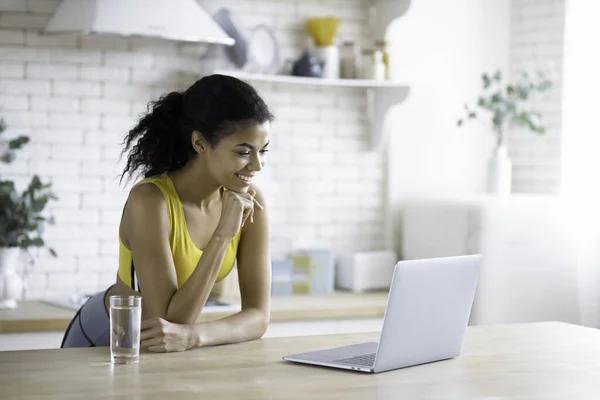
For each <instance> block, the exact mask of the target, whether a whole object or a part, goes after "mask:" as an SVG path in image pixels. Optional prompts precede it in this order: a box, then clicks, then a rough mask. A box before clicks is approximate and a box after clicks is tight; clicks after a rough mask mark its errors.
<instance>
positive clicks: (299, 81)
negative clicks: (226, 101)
mask: <svg viewBox="0 0 600 400" xmlns="http://www.w3.org/2000/svg"><path fill="white" fill-rule="evenodd" d="M214 72H215V73H216V74H221V75H229V76H233V77H235V78H238V79H242V80H246V81H249V82H270V83H280V84H289V85H312V86H324V87H354V88H364V89H367V98H368V102H367V107H368V114H369V122H370V125H371V149H373V150H376V149H378V148H380V147H381V146H383V145H384V142H385V140H386V138H385V137H384V136H383V134H384V130H383V121H384V118H385V115H386V114H387V112H388V111H389V109H390V108H391V107H392V106H394V105H396V104H400V103H402V102H403V101H404V100H405V99H406V97H407V96H408V93H409V91H410V88H409V87H408V86H406V85H403V84H400V83H397V82H391V81H375V80H368V79H323V78H305V77H299V76H288V75H267V74H253V73H248V72H243V71H236V70H216V71H214Z"/></svg>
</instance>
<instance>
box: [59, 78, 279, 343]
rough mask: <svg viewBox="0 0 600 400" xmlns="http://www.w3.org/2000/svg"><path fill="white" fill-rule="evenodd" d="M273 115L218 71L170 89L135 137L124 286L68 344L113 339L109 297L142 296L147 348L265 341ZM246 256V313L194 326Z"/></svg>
mask: <svg viewBox="0 0 600 400" xmlns="http://www.w3.org/2000/svg"><path fill="white" fill-rule="evenodd" d="M272 119H273V115H272V114H271V112H270V111H269V108H268V107H267V105H266V104H265V102H264V101H263V99H262V98H261V97H260V96H259V95H258V93H257V92H256V91H255V90H254V88H253V87H252V86H250V85H248V84H247V83H245V82H243V81H240V80H238V79H236V78H232V77H228V76H223V75H211V76H207V77H204V78H202V79H200V80H199V81H197V82H196V83H194V84H193V85H192V86H191V87H189V88H188V89H187V90H185V91H184V92H181V93H180V92H171V93H169V94H167V95H165V96H163V97H162V98H160V99H159V100H158V101H156V102H153V103H151V104H150V106H149V112H148V113H147V114H146V115H145V116H143V117H142V118H141V119H140V121H139V123H138V124H137V125H136V126H135V127H134V128H133V129H132V130H131V131H129V133H128V135H127V136H126V137H125V140H124V144H125V148H124V150H123V153H124V154H125V153H127V154H128V156H127V164H126V166H125V170H124V171H123V175H122V177H123V176H125V175H128V177H129V178H131V177H132V176H134V174H136V173H141V174H142V175H143V177H144V178H143V179H141V180H140V181H138V182H137V183H136V184H135V185H134V187H133V188H132V189H131V192H130V194H129V197H128V199H127V202H126V204H125V206H124V209H123V215H122V219H121V224H120V227H119V247H120V250H119V267H118V273H117V278H116V283H115V284H114V285H113V286H111V287H110V288H108V290H106V291H103V292H101V293H98V294H96V295H95V296H92V297H91V298H90V300H88V302H87V303H86V304H84V305H83V306H82V307H81V309H80V310H79V311H78V313H77V314H76V316H75V318H74V319H73V321H72V322H71V324H70V326H69V328H68V329H67V332H66V333H65V336H64V339H63V343H62V346H61V347H87V346H106V345H108V344H109V338H110V334H109V318H108V311H107V310H108V299H109V297H110V296H111V295H135V294H138V295H139V294H140V293H141V294H142V296H143V300H142V320H143V322H142V334H141V340H142V342H141V345H142V346H143V347H147V348H148V349H149V350H151V351H181V350H187V349H190V348H193V347H197V346H203V345H214V344H225V343H235V342H240V341H245V340H252V339H256V338H259V337H261V336H262V335H263V334H264V332H265V330H266V328H267V325H268V322H269V312H270V304H269V298H270V286H271V272H270V271H271V261H270V257H269V243H268V238H269V232H268V214H267V207H266V204H265V199H264V198H263V196H262V193H261V191H260V190H259V189H258V188H257V187H255V186H254V185H253V184H252V180H253V177H254V176H255V175H256V174H257V173H259V172H260V171H261V170H262V168H263V167H264V165H265V155H266V153H267V151H268V144H269V129H270V123H271V121H272ZM236 261H237V266H238V275H239V285H240V292H241V295H242V310H241V311H240V312H239V313H237V314H235V315H232V316H230V317H227V318H224V319H222V320H218V321H212V322H207V323H196V320H197V319H198V315H199V314H200V313H201V312H202V308H203V307H204V304H205V303H206V300H207V298H208V296H209V294H210V292H211V290H212V288H213V286H214V284H215V283H216V282H218V281H220V280H222V279H223V278H225V276H227V274H229V272H230V271H231V269H232V268H233V266H234V263H235V262H236Z"/></svg>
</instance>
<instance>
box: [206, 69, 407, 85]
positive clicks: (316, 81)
mask: <svg viewBox="0 0 600 400" xmlns="http://www.w3.org/2000/svg"><path fill="white" fill-rule="evenodd" d="M215 74H221V75H229V76H233V77H236V78H238V79H242V80H248V81H253V82H266V83H281V84H290V85H309V86H333V87H355V88H382V87H383V88H400V89H407V88H408V87H407V86H406V85H403V84H402V83H398V82H391V81H376V80H369V79H324V78H307V77H301V76H290V75H275V74H254V73H250V72H244V71H236V70H216V71H215Z"/></svg>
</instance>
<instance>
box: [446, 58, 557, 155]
mask: <svg viewBox="0 0 600 400" xmlns="http://www.w3.org/2000/svg"><path fill="white" fill-rule="evenodd" d="M481 79H482V86H483V92H482V94H481V95H480V96H479V98H478V99H477V105H476V107H478V108H480V109H481V110H483V111H484V112H485V111H487V113H486V114H487V115H488V116H491V120H492V125H491V128H492V130H493V131H494V133H495V134H496V135H497V144H498V145H501V144H503V143H504V135H505V133H506V125H507V124H514V125H516V126H524V127H526V128H528V129H529V130H530V131H532V132H534V133H538V134H543V133H544V132H545V131H546V128H545V126H544V124H543V122H542V116H541V114H540V113H539V112H537V111H534V110H531V109H529V108H528V106H529V104H528V102H529V101H530V100H531V95H532V93H534V92H544V91H546V90H549V89H550V88H551V87H552V81H551V80H550V72H549V71H542V70H539V71H536V72H535V73H528V72H524V73H522V74H521V76H520V77H519V79H518V80H517V82H516V83H512V84H510V83H509V84H506V86H503V84H502V73H501V72H500V71H496V72H495V73H494V74H493V75H491V76H490V75H488V74H483V75H482V76H481ZM464 107H465V111H466V117H465V118H462V119H459V120H458V122H457V124H458V126H462V124H463V123H464V121H465V120H470V119H478V120H480V121H481V119H480V118H481V114H480V113H478V112H477V111H475V109H474V108H473V107H470V106H469V105H467V104H465V106H464Z"/></svg>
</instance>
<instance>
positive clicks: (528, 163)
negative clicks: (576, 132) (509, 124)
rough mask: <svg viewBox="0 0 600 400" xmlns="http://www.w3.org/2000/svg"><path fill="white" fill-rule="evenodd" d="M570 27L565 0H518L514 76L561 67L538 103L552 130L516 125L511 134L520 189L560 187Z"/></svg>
mask: <svg viewBox="0 0 600 400" xmlns="http://www.w3.org/2000/svg"><path fill="white" fill-rule="evenodd" d="M564 26H565V0H512V26H511V60H510V63H511V74H512V76H513V77H514V76H516V75H517V74H518V73H519V72H520V71H523V70H532V69H535V68H544V67H546V66H547V65H548V63H551V64H552V65H553V68H554V69H555V70H556V71H557V72H558V79H557V80H556V81H555V88H554V89H553V90H552V92H551V93H550V92H549V93H546V94H543V95H539V96H536V98H535V100H534V101H533V102H532V105H533V106H535V107H536V109H538V110H539V111H541V112H542V113H544V116H545V118H546V121H547V128H548V129H547V131H546V134H545V135H542V136H538V135H536V134H532V133H531V132H529V131H523V130H514V131H513V132H512V133H511V135H510V138H509V151H510V156H511V157H512V161H513V168H514V171H513V191H514V192H520V193H557V192H558V191H559V189H560V175H561V140H560V137H561V128H562V117H561V101H562V90H561V85H562V63H563V54H564V51H563V47H564Z"/></svg>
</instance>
